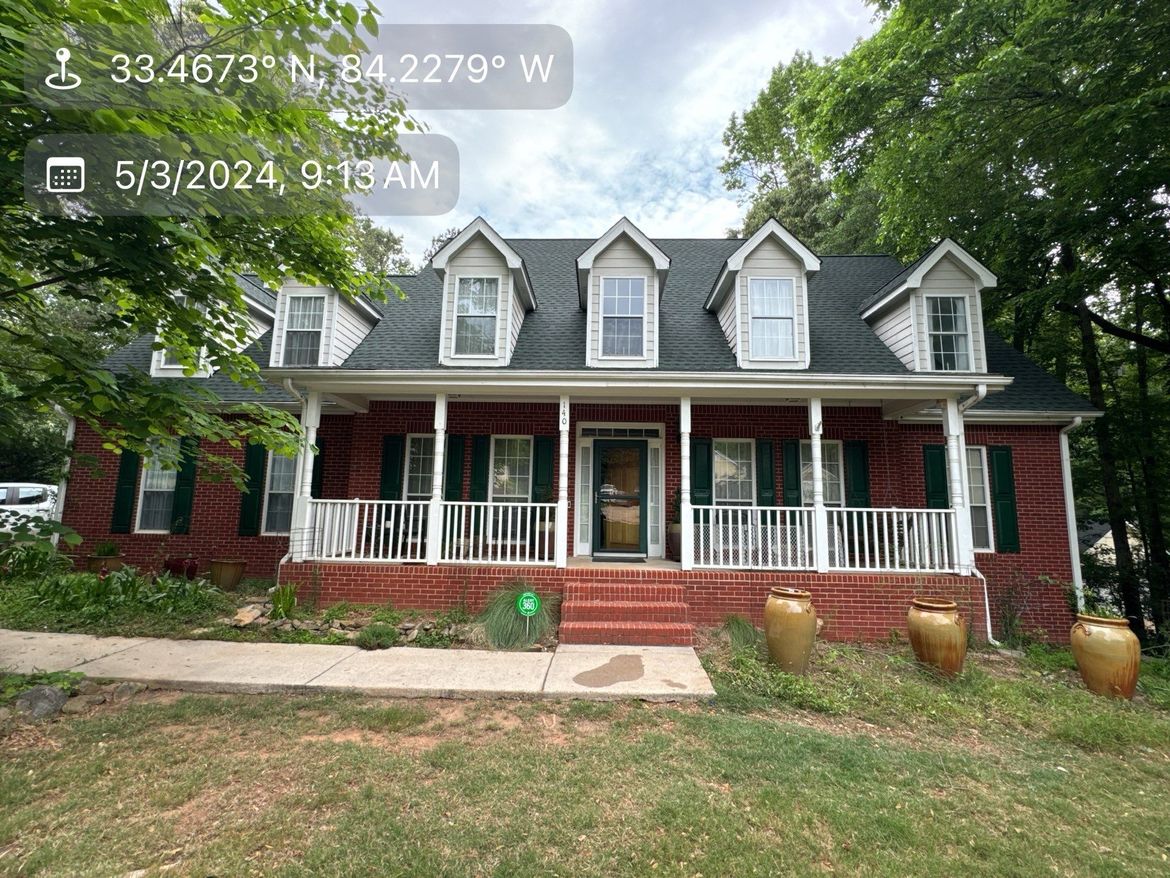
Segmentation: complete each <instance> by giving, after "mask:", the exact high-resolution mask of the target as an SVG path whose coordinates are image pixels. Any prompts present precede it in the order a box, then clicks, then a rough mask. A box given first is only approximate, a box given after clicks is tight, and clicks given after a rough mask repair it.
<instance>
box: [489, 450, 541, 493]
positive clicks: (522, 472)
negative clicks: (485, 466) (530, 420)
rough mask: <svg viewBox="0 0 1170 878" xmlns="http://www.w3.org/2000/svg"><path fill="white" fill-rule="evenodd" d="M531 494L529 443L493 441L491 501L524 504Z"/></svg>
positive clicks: (530, 452)
mask: <svg viewBox="0 0 1170 878" xmlns="http://www.w3.org/2000/svg"><path fill="white" fill-rule="evenodd" d="M531 494H532V439H531V438H529V437H528V436H494V437H493V438H492V501H493V502H496V503H527V502H528V499H529V497H530V496H531Z"/></svg>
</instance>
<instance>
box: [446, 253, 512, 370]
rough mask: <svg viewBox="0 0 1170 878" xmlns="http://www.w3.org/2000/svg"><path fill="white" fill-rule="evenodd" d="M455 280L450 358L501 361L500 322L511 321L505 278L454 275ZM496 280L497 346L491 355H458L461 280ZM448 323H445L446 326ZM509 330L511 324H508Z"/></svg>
mask: <svg viewBox="0 0 1170 878" xmlns="http://www.w3.org/2000/svg"><path fill="white" fill-rule="evenodd" d="M451 277H452V278H453V280H454V286H453V287H452V289H451V350H450V353H449V354H448V356H450V357H451V359H452V360H498V359H500V320H501V319H505V320H508V319H510V315H509V314H508V302H509V299H510V298H511V290H510V289H509V290H506V289H505V283H504V280H505V277H504V275H502V274H480V273H478V272H477V273H474V274H472V273H468V274H454V275H452V276H451ZM464 279H466V280H494V281H495V282H496V332H495V335H494V336H493V339H494V342H495V344H494V345H493V347H492V353H490V354H457V353H455V337H456V336H457V335H458V334H459V333H458V330H459V282H460V281H461V280H464ZM445 324H446V321H444V325H445ZM507 325H508V326H509V330H510V328H511V324H510V323H509V324H507Z"/></svg>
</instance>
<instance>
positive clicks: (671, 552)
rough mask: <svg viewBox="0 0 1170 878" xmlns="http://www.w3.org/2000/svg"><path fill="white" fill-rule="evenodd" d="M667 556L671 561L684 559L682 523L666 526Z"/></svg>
mask: <svg viewBox="0 0 1170 878" xmlns="http://www.w3.org/2000/svg"><path fill="white" fill-rule="evenodd" d="M666 557H668V558H669V559H670V560H671V561H681V560H682V525H681V524H672V525H669V526H668V527H667V528H666Z"/></svg>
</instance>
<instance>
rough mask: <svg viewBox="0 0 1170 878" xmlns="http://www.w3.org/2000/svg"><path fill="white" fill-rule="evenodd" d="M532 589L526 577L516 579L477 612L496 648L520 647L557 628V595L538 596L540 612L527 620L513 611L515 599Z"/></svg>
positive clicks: (496, 592) (491, 597) (530, 643)
mask: <svg viewBox="0 0 1170 878" xmlns="http://www.w3.org/2000/svg"><path fill="white" fill-rule="evenodd" d="M534 590H535V589H534V588H533V585H532V583H531V582H529V581H528V580H526V579H515V580H513V581H512V582H510V583H506V584H505V585H504V586H503V587H502V588H500V589H499V590H498V591H495V592H493V593H492V594H491V595H490V596H489V597H488V599H487V604H486V605H485V606H484V609H483V612H482V613H480V615H479V621H480V622H482V623H483V627H484V632H485V633H486V634H487V639H488V643H490V644H491V645H492V646H494V647H495V648H496V649H520V648H523V647H525V646H531V645H532V644H533V643H536V642H537V641H538V640H540V639H542V638H544V637H547V636H548V635H549V634H551V633H552V632H554V631H555V630H556V628H557V624H558V623H557V618H558V616H557V612H558V610H559V608H560V600H559V598H558V597H557V596H556V595H547V596H545V595H540V611H539V612H538V613H537V614H536V615H535V616H533V617H531V618H530V619H528V620H525V618H524V617H523V616H521V615H520V614H519V613H518V612H516V598H518V597H519V596H520V595H521V594H523V593H524V592H526V591H534Z"/></svg>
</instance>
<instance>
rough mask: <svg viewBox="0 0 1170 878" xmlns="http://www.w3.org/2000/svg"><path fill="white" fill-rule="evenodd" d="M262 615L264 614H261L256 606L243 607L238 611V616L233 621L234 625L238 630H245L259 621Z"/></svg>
mask: <svg viewBox="0 0 1170 878" xmlns="http://www.w3.org/2000/svg"><path fill="white" fill-rule="evenodd" d="M261 615H262V614H261V613H260V610H258V609H257V608H256V607H254V606H250V607H242V608H240V609H239V610H237V611H236V615H235V617H234V618H233V619H232V624H233V625H235V626H236V627H237V628H243V627H245V626H247V625H251V624H252V623H253V622H255V621H256V620H257V619H259V618H260V616H261Z"/></svg>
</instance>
